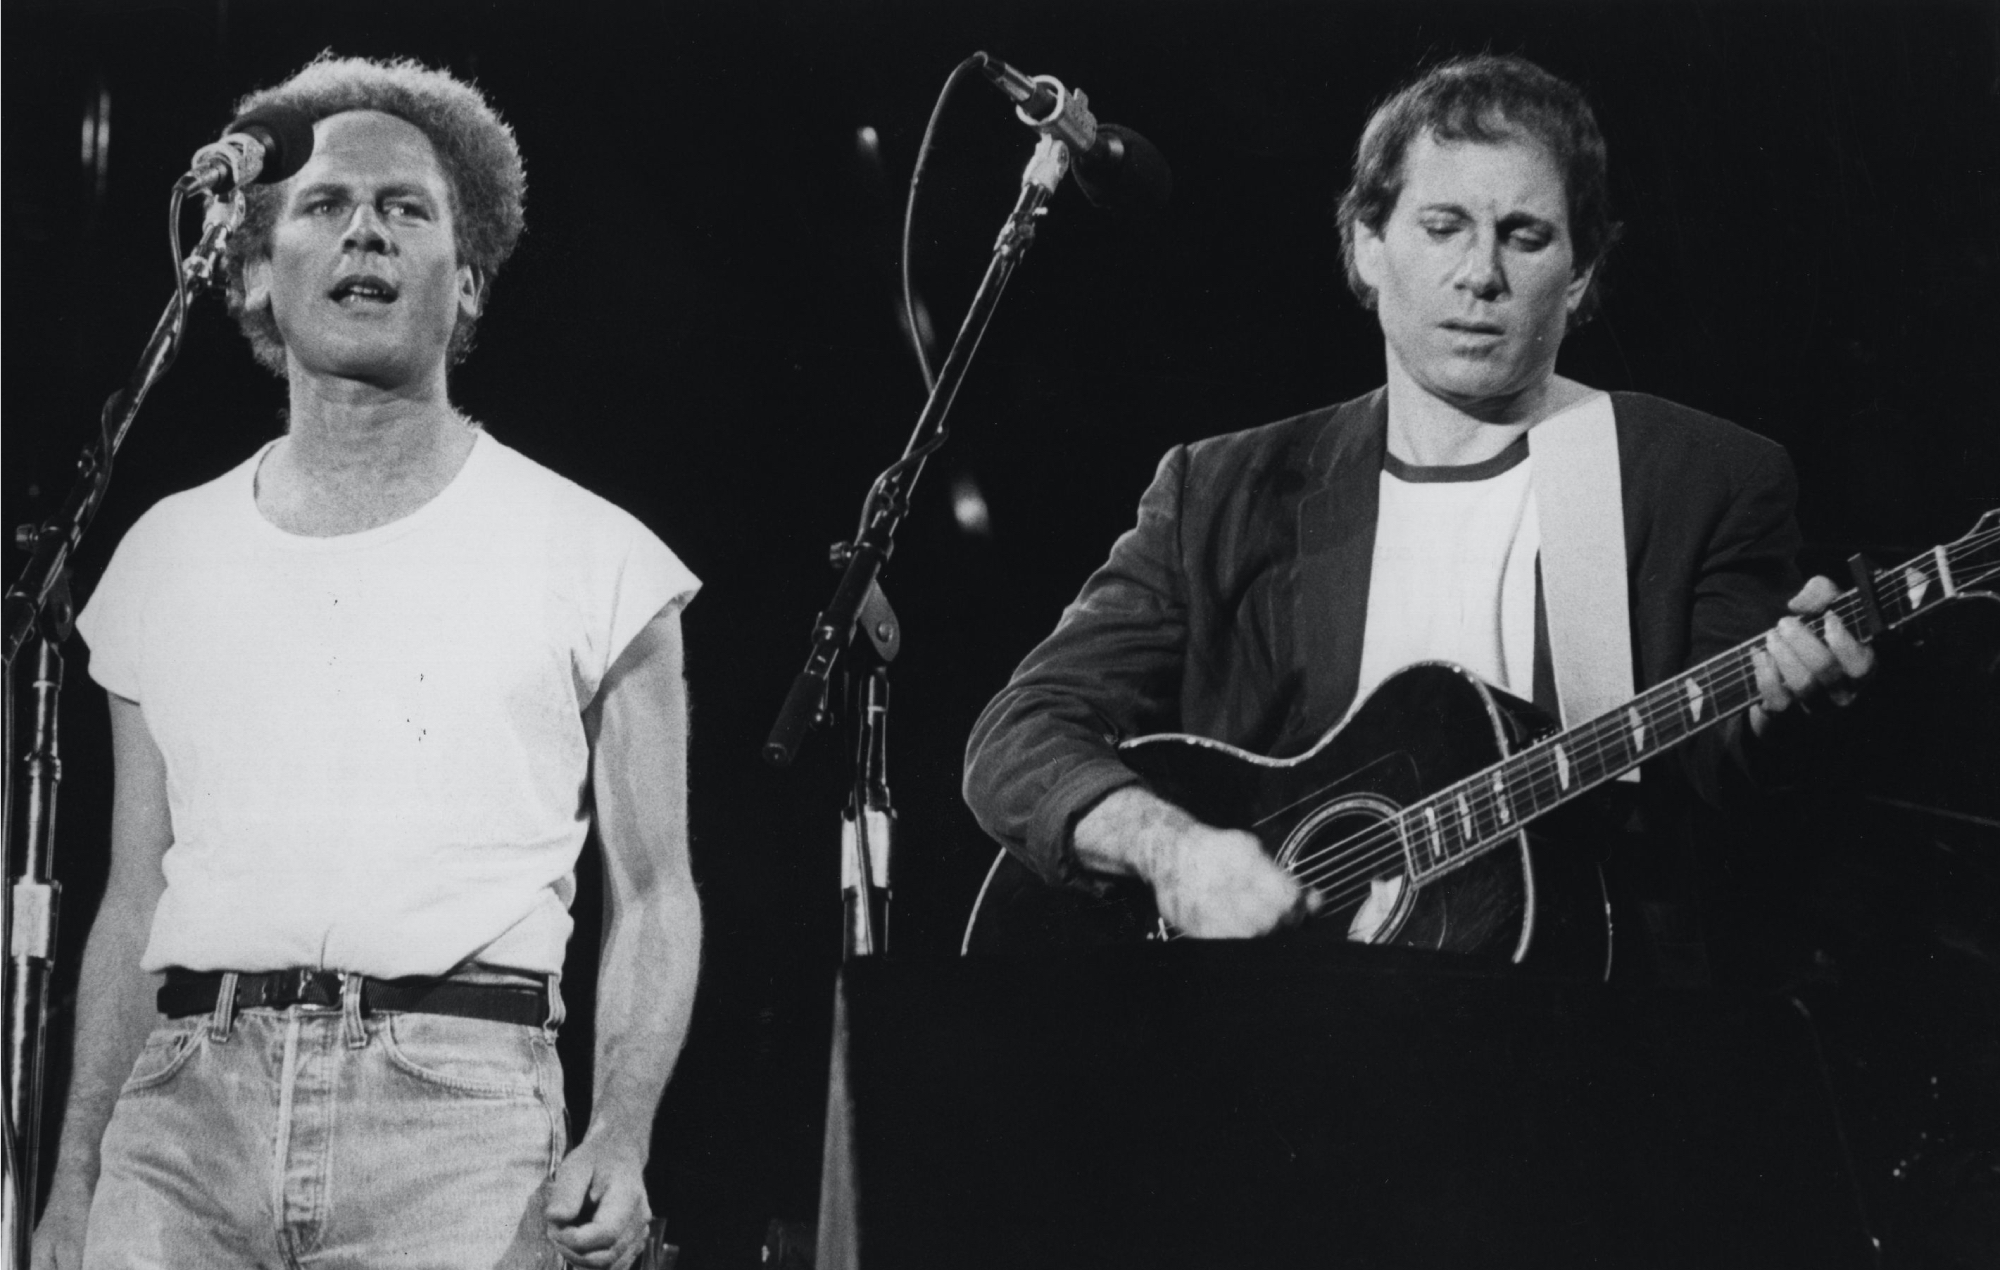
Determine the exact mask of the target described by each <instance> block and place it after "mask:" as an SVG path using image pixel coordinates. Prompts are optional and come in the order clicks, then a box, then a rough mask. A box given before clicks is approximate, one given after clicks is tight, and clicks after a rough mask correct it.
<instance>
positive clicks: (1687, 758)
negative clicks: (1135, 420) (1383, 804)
mask: <svg viewBox="0 0 2000 1270" xmlns="http://www.w3.org/2000/svg"><path fill="white" fill-rule="evenodd" d="M1386 402H1387V394H1386V392H1385V391H1384V390H1381V389H1378V390H1376V391H1375V392H1373V393H1371V394H1369V395H1367V396H1365V397H1360V398H1357V399H1355V400H1353V401H1350V402H1347V403H1345V404H1343V405H1339V406H1332V407H1327V408H1325V409H1321V410H1315V411H1312V412H1310V413H1308V414H1303V415H1300V416H1298V417H1296V418H1293V419H1287V420H1284V421H1283V422H1280V423H1274V424H1269V425H1267V426H1265V427H1261V428H1253V429H1250V430H1249V431H1245V432H1237V433H1231V434H1229V435H1227V436H1220V437H1212V438H1210V439H1208V440H1205V441H1200V442H1197V443H1195V444H1193V445H1188V446H1176V447H1175V448H1174V449H1172V450H1170V451H1168V452H1167V455H1166V457H1165V458H1164V459H1163V460H1161V462H1160V467H1159V472H1158V474H1157V475H1155V477H1154V478H1153V483H1152V486H1151V487H1150V488H1149V489H1147V491H1146V493H1145V496H1144V497H1143V498H1142V499H1140V501H1139V522H1138V524H1137V526H1136V527H1134V528H1133V529H1131V530H1130V531H1128V532H1127V533H1125V534H1124V535H1123V536H1122V537H1120V538H1119V540H1118V542H1117V544H1116V545H1115V546H1113V547H1112V549H1111V558H1110V559H1109V560H1108V561H1106V562H1105V564H1104V565H1103V566H1102V567H1101V568H1099V569H1098V570H1097V572H1096V573H1094V574H1093V575H1091V578H1090V580H1089V581H1088V582H1086V583H1085V584H1084V587H1083V591H1082V593H1081V594H1080V595H1078V596H1077V598H1076V601H1075V602H1074V603H1073V604H1071V605H1070V606H1069V608H1068V609H1067V610H1065V611H1064V613H1063V616H1062V621H1061V622H1060V623H1059V624H1058V625H1057V627H1056V629H1055V632H1054V633H1053V634H1052V635H1050V636H1049V637H1048V638H1047V639H1045V640H1043V641H1042V643H1041V644H1040V645H1039V646H1038V647H1037V648H1036V649H1035V650H1034V651H1033V652H1031V653H1029V654H1028V657H1027V660H1025V661H1023V662H1022V663H1021V665H1020V667H1019V669H1017V670H1016V671H1015V672H1014V677H1013V679H1012V680H1011V681H1010V682H1009V683H1008V685H1007V687H1006V688H1005V689H1003V690H1002V691H1001V693H1000V695H999V696H997V697H995V698H994V699H993V702H992V703H991V704H990V705H988V706H987V707H986V710H985V712H984V713H983V714H982V715H980V718H979V722H978V723H977V724H976V725H975V726H974V728H973V732H972V738H971V743H970V745H969V747H968V749H967V753H966V769H965V798H966V801H967V803H969V804H970V805H971V807H972V810H973V813H974V815H975V816H976V817H977V818H978V820H979V823H980V824H981V825H982V826H983V827H984V828H985V829H986V831H987V832H988V833H990V834H992V835H993V837H994V838H996V839H998V840H999V841H1000V842H1001V844H1002V845H1004V846H1005V847H1007V849H1008V850H1010V851H1012V852H1014V853H1015V854H1016V855H1018V856H1020V857H1021V858H1022V859H1023V860H1024V861H1026V862H1027V863H1028V864H1029V865H1031V866H1032V867H1034V868H1035V869H1036V870H1037V871H1038V872H1040V873H1041V874H1042V875H1043V876H1044V877H1046V878H1048V879H1049V880H1050V881H1069V880H1072V879H1074V878H1075V876H1076V874H1077V872H1078V866H1077V864H1076V861H1075V857H1074V855H1073V853H1072V850H1071V846H1070V841H1069V839H1070V831H1071V829H1072V828H1073V827H1074V825H1075V823H1076V821H1077V819H1078V817H1080V816H1082V815H1083V814H1084V813H1085V812H1087V811H1089V810H1090V808H1091V807H1092V806H1094V805H1095V804H1096V803H1097V802H1098V801H1099V800H1100V799H1102V798H1103V797H1104V796H1105V795H1106V794H1108V793H1110V792H1111V791H1112V790H1114V789H1117V788H1119V787H1120V786H1123V785H1128V784H1132V783H1134V782H1135V781H1136V780H1137V779H1138V778H1137V777H1136V776H1135V775H1134V774H1133V773H1132V772H1131V770H1130V769H1128V768H1127V767H1126V766H1125V765H1124V764H1123V763H1121V762H1120V761H1119V759H1118V756H1117V753H1116V750H1115V746H1116V744H1117V743H1118V742H1119V741H1122V740H1124V739H1126V738H1129V737H1133V736H1139V735H1144V734H1147V733H1152V732H1192V733H1196V734H1198V735H1202V736H1208V737H1213V738H1215V739H1217V740H1221V741H1226V742H1228V743H1230V744H1232V745H1236V746H1240V747H1241V748H1243V749H1246V750H1250V751H1253V752H1255V753H1260V754H1267V755H1272V756H1279V757H1282V756H1287V755H1290V754H1295V753H1298V752H1300V751H1302V750H1304V749H1306V748H1308V747H1309V746H1310V745H1311V744H1312V743H1313V742H1314V741H1316V740H1318V739H1319V737H1320V736H1321V735H1322V734H1323V733H1324V732H1325V731H1326V730H1327V729H1328V728H1330V727H1332V726H1333V725H1334V724H1335V723H1337V722H1339V721H1340V719H1341V717H1342V716H1343V715H1344V714H1345V713H1346V711H1347V709H1348V707H1349V705H1350V704H1352V702H1353V699H1354V693H1355V686H1356V681H1357V678H1358V675H1359V671H1360V665H1361V639H1362V632H1363V627H1364V623H1365V619H1366V614H1367V611H1368V581H1369V579H1368V574H1369V568H1370V565H1371V563H1372V561H1373V558H1374V550H1375V518H1376V502H1377V482H1378V477H1379V474H1380V472H1381V470H1382V457H1383V452H1384V447H1385V443H1386V437H1387V432H1388V412H1387V405H1386ZM1612 404H1613V413H1614V416H1615V418H1616V420H1617V429H1618V457H1619V464H1620V468H1621V477H1622V483H1623V486H1624V489H1623V499H1624V508H1625V544H1626V553H1627V563H1626V569H1627V583H1628V591H1629V594H1630V598H1631V627H1632V638H1633V644H1634V648H1633V661H1632V665H1633V672H1634V677H1635V679H1636V680H1637V682H1638V686H1639V687H1640V688H1645V687H1648V686H1650V685H1652V684H1654V683H1657V682H1659V681H1660V680H1662V679H1666V678H1670V677H1671V676H1673V675H1675V674H1678V673H1679V672H1680V671H1682V670H1684V669H1686V668H1687V667H1688V666H1689V665H1692V664H1693V663H1695V662H1696V661H1700V660H1702V659H1704V658H1707V657H1709V656H1712V655H1714V654H1716V653H1718V652H1721V651H1723V650H1724V649H1726V648H1729V647H1732V646H1734V645H1736V644H1739V643H1741V642H1743V641H1744V640H1747V639H1749V638H1751V637H1752V636H1754V635H1756V634H1757V633H1758V632H1759V631H1761V630H1763V629H1766V628H1767V627H1769V626H1770V625H1772V624H1773V623H1775V622H1776V620H1777V619H1778V618H1779V617H1780V616H1782V615H1783V613H1784V612H1785V602H1786V600H1787V599H1788V598H1789V597H1790V596H1791V595H1792V593H1793V592H1794V591H1796V590H1797V589H1798V585H1799V578H1798V575H1797V570H1796V566H1795V564H1794V557H1795V555H1796V553H1797V551H1798V546H1799V540H1798V530H1797V526H1796V524H1795V522H1794V518H1793V504H1794V502H1795V499H1796V481H1795V479H1794V477H1793V474H1792V466H1791V461H1790V460H1789V459H1788V458H1787V457H1786V455H1785V452H1784V450H1783V449H1782V448H1781V447H1779V446H1778V445H1776V444H1775V443H1773V442H1771V441H1768V440H1765V439H1763V438H1761V437H1758V436H1756V435H1755V434H1753V433H1750V432H1747V431H1745V430H1743V429H1742V428H1739V427H1737V426H1735V425H1734V424H1731V423H1728V422H1725V421H1724V420H1721V419H1717V418H1715V417H1713V416H1711V415H1705V414H1702V413H1700V412H1699V411H1695V410H1690V409H1688V408H1686V407H1684V406H1677V405H1674V404H1673V403H1671V402H1668V401H1663V400H1661V399H1659V398H1657V397H1649V396H1645V395H1643V394H1639V393H1614V394H1612ZM1538 660H1542V661H1545V660H1546V658H1538ZM1735 722H1736V723H1737V724H1738V725H1739V726H1738V727H1737V728H1734V729H1731V730H1728V731H1726V732H1725V730H1722V729H1717V730H1712V731H1711V732H1710V733H1708V734H1705V735H1704V737H1703V738H1701V739H1700V741H1699V742H1697V743H1691V744H1690V745H1689V746H1686V747H1683V750H1684V751H1691V753H1683V754H1681V755H1680V756H1678V762H1679V764H1680V767H1681V769H1682V773H1683V774H1684V775H1685V776H1686V777H1688V778H1691V779H1693V781H1694V782H1695V784H1696V786H1697V788H1698V789H1700V790H1701V791H1702V792H1703V793H1704V794H1705V795H1707V796H1709V797H1711V798H1712V797H1714V796H1715V794H1716V790H1717V788H1718V784H1719V780H1720V777H1721V772H1722V769H1723V767H1724V766H1725V765H1727V764H1729V763H1731V762H1732V761H1734V762H1740V761H1741V754H1740V738H1739V736H1738V735H1737V734H1738V733H1740V730H1741V729H1740V723H1741V719H1740V717H1739V719H1738V720H1736V721H1735ZM1654 766H1655V767H1658V766H1662V765H1661V764H1655V765H1654ZM1647 780H1648V781H1649V782H1651V781H1654V780H1655V778H1654V777H1653V776H1652V775H1651V772H1650V769H1649V773H1648V776H1647Z"/></svg>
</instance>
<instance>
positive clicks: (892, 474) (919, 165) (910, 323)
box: [854, 53, 986, 541]
mask: <svg viewBox="0 0 2000 1270" xmlns="http://www.w3.org/2000/svg"><path fill="white" fill-rule="evenodd" d="M985 65H986V54H984V53H974V54H973V55H972V56H971V57H968V58H966V59H965V60H964V61H962V62H960V63H959V64H958V65H957V66H954V67H952V70H951V74H950V75H948V76H946V77H945V81H944V87H943V88H941V89H939V90H938V98H937V104H935V105H934V106H932V107H931V117H930V121H929V122H928V123H926V124H925V125H924V137H923V140H922V141H921V142H919V143H918V145H917V161H916V164H915V165H914V166H913V167H912V168H911V169H910V194H909V197H908V199H906V200H905V202H904V204H903V244H902V246H903V250H902V258H901V268H900V272H901V274H902V283H903V325H904V326H905V327H906V328H907V329H908V331H909V336H910V351H911V352H913V353H915V354H916V355H917V369H918V370H919V371H921V372H922V373H923V377H924V391H925V392H926V393H931V392H935V391H936V390H937V374H936V373H935V372H934V371H933V370H932V369H931V359H930V353H929V352H928V351H927V350H926V349H925V348H924V336H923V331H922V329H921V328H920V327H918V325H917V301H916V292H915V290H914V289H913V288H912V287H911V285H910V241H911V239H912V238H913V237H914V229H915V225H916V220H917V191H918V190H919V189H920V188H921V187H922V185H923V179H924V169H925V168H926V167H928V166H929V165H930V156H931V151H932V150H933V149H935V148H936V143H937V129H938V121H939V120H941V119H943V118H944V108H945V104H946V103H947V102H949V101H950V100H951V95H952V93H953V91H955V90H956V89H957V88H958V84H959V81H960V80H962V79H964V78H965V76H966V74H967V73H968V72H970V71H975V70H978V69H980V68H981V67H983V66H985ZM945 435H946V434H945V433H944V432H942V431H941V432H939V433H938V434H937V435H936V436H934V437H932V438H931V439H930V440H928V441H926V442H924V443H923V444H922V445H920V446H918V447H917V448H916V449H915V450H913V451H911V452H910V453H908V454H906V455H904V456H903V457H902V458H900V459H897V460H896V461H895V462H894V463H891V464H890V465H889V466H888V467H887V468H885V469H884V470H883V472H882V474H881V475H880V476H878V477H876V478H875V483H874V484H873V485H871V486H869V488H868V497H866V498H864V499H862V500H861V521H860V524H859V525H858V526H856V528H855V531H854V537H855V540H856V541H859V540H860V538H861V533H862V531H863V530H865V529H867V527H868V519H869V517H870V516H872V515H874V512H875V505H876V502H877V500H879V499H880V498H881V496H882V492H883V489H884V488H885V487H886V486H887V485H888V484H889V482H891V481H894V480H897V479H899V478H900V477H901V476H902V474H903V473H904V472H905V471H906V470H908V469H909V468H910V467H911V466H913V465H914V464H918V463H921V462H923V461H924V460H925V459H926V458H928V457H930V455H931V454H932V453H933V452H935V451H936V450H937V448H938V447H939V446H941V445H943V444H944V442H945Z"/></svg>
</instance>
